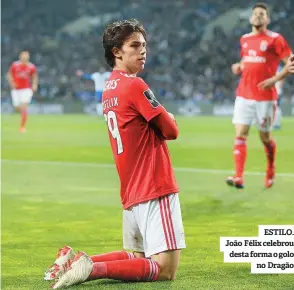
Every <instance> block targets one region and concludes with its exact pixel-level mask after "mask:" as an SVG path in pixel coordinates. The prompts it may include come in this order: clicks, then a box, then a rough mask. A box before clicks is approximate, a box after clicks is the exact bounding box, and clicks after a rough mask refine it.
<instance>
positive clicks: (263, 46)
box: [260, 40, 268, 51]
mask: <svg viewBox="0 0 294 290" xmlns="http://www.w3.org/2000/svg"><path fill="white" fill-rule="evenodd" d="M267 45H268V43H267V41H266V40H262V41H261V42H260V50H261V51H266V49H267Z"/></svg>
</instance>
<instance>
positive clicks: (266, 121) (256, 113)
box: [233, 97, 277, 132]
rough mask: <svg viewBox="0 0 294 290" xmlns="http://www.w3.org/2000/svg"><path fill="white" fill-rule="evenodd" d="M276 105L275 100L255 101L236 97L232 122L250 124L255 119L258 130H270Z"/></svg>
mask: <svg viewBox="0 0 294 290" xmlns="http://www.w3.org/2000/svg"><path fill="white" fill-rule="evenodd" d="M276 107H277V101H255V100H248V99H245V98H243V97H236V100H235V107H234V115H233V124H242V125H249V126H250V125H252V123H253V122H254V121H255V122H256V125H257V127H258V129H259V130H260V131H263V132H270V131H271V129H272V125H273V121H274V118H275V113H276Z"/></svg>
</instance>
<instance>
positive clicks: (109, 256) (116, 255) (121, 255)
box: [90, 251, 136, 263]
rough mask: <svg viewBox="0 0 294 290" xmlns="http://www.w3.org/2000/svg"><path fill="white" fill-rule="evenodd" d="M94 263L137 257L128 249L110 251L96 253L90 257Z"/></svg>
mask: <svg viewBox="0 0 294 290" xmlns="http://www.w3.org/2000/svg"><path fill="white" fill-rule="evenodd" d="M90 258H91V260H92V261H93V262H94V263H97V262H107V261H118V260H130V259H135V258H136V257H135V255H134V254H133V253H129V252H126V251H117V252H110V253H106V254H100V255H94V256H91V257H90Z"/></svg>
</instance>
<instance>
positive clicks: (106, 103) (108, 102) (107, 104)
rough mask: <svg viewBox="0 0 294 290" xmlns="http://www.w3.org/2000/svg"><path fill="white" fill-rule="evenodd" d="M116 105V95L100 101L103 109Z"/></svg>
mask: <svg viewBox="0 0 294 290" xmlns="http://www.w3.org/2000/svg"><path fill="white" fill-rule="evenodd" d="M117 106H118V97H113V98H110V99H107V100H105V101H103V102H102V108H103V110H105V109H110V108H112V107H117Z"/></svg>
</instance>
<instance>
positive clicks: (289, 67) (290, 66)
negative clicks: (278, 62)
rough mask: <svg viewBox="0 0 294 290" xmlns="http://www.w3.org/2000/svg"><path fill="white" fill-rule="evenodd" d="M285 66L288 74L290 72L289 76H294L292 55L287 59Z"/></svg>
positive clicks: (293, 58) (293, 55) (293, 56)
mask: <svg viewBox="0 0 294 290" xmlns="http://www.w3.org/2000/svg"><path fill="white" fill-rule="evenodd" d="M286 66H287V69H288V72H290V73H291V74H294V54H292V55H291V56H290V57H289V59H288V62H287V64H286Z"/></svg>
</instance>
